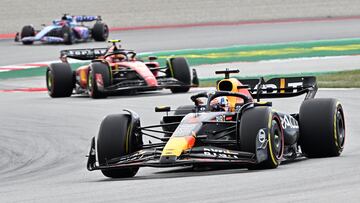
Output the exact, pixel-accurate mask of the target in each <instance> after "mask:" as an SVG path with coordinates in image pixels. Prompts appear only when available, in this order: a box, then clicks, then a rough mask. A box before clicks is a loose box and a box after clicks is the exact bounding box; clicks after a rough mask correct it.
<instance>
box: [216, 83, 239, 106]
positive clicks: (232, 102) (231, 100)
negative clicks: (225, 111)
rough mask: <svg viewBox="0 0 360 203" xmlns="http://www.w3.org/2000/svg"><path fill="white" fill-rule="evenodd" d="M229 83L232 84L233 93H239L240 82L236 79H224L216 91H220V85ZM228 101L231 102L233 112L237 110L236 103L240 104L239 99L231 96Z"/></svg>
mask: <svg viewBox="0 0 360 203" xmlns="http://www.w3.org/2000/svg"><path fill="white" fill-rule="evenodd" d="M225 81H228V82H230V83H231V84H232V89H231V90H230V91H231V92H238V85H239V81H238V80H237V79H235V78H229V79H222V80H221V81H220V82H219V83H218V84H217V87H216V89H217V90H220V87H219V85H220V83H222V82H225ZM227 99H228V101H229V107H230V110H231V111H234V110H235V105H236V103H238V99H239V98H238V97H231V96H227Z"/></svg>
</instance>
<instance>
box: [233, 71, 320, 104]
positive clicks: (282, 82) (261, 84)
mask: <svg viewBox="0 0 360 203" xmlns="http://www.w3.org/2000/svg"><path fill="white" fill-rule="evenodd" d="M238 80H239V81H240V82H241V83H242V84H243V86H240V87H238V88H239V89H241V88H247V89H248V90H249V91H250V94H251V96H252V97H253V98H256V99H257V100H260V99H261V98H283V97H294V96H299V95H302V94H306V97H305V100H306V99H310V98H314V97H315V94H316V92H317V89H318V87H317V83H316V77H314V76H304V77H279V78H272V79H269V80H267V81H265V80H264V78H263V77H261V78H260V79H238Z"/></svg>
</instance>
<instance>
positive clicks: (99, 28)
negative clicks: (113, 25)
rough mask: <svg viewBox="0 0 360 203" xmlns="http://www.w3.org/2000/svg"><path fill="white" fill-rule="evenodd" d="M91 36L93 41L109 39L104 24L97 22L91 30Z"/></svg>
mask: <svg viewBox="0 0 360 203" xmlns="http://www.w3.org/2000/svg"><path fill="white" fill-rule="evenodd" d="M92 36H93V38H94V40H95V41H100V42H103V41H106V40H107V38H108V37H109V28H108V26H107V25H106V24H105V23H101V22H97V23H95V24H94V27H93V29H92Z"/></svg>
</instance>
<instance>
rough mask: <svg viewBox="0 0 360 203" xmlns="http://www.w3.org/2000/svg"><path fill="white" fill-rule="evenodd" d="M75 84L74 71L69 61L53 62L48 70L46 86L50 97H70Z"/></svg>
mask: <svg viewBox="0 0 360 203" xmlns="http://www.w3.org/2000/svg"><path fill="white" fill-rule="evenodd" d="M74 86H75V81H74V77H73V71H72V70H71V67H70V65H69V64H67V63H52V64H50V65H49V67H48V68H47V70H46V87H47V89H48V93H49V95H50V97H53V98H55V97H70V96H71V94H72V91H73V89H74Z"/></svg>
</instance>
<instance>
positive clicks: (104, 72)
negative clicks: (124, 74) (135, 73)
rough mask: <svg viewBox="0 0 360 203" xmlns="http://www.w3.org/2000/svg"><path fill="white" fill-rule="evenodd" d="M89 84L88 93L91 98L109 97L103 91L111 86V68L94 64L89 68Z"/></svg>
mask: <svg viewBox="0 0 360 203" xmlns="http://www.w3.org/2000/svg"><path fill="white" fill-rule="evenodd" d="M99 80H100V81H99ZM87 83H88V92H89V95H90V97H91V98H93V99H101V98H106V97H107V96H108V95H107V94H106V93H104V92H103V91H101V90H102V89H104V88H106V87H108V86H109V85H110V84H111V79H110V67H109V66H108V65H107V64H105V63H101V62H94V63H92V64H91V65H90V68H89V74H88V81H87Z"/></svg>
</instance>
